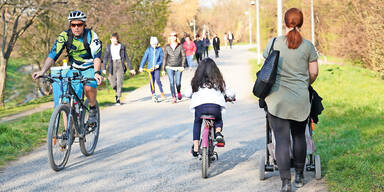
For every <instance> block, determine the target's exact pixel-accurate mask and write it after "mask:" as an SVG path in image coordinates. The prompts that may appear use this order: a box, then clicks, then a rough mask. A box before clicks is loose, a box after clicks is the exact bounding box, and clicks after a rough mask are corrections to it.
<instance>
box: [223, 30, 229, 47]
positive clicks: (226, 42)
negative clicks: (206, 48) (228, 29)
mask: <svg viewBox="0 0 384 192" xmlns="http://www.w3.org/2000/svg"><path fill="white" fill-rule="evenodd" d="M224 46H225V47H227V46H228V35H227V33H224Z"/></svg>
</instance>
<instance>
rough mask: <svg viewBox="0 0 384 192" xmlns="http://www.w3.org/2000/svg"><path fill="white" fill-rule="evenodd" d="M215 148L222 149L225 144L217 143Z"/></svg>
mask: <svg viewBox="0 0 384 192" xmlns="http://www.w3.org/2000/svg"><path fill="white" fill-rule="evenodd" d="M216 146H217V147H224V146H225V143H217V144H216Z"/></svg>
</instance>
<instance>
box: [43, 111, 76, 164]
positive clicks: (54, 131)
mask: <svg viewBox="0 0 384 192" xmlns="http://www.w3.org/2000/svg"><path fill="white" fill-rule="evenodd" d="M68 115H69V106H67V105H65V104H61V105H59V106H57V107H56V108H55V110H54V111H53V113H52V115H51V119H50V121H49V127H48V135H47V145H48V161H49V164H50V165H51V168H52V169H53V170H55V171H60V170H62V169H64V167H65V165H66V164H67V162H68V158H69V154H70V153H71V144H70V141H69V139H71V138H72V137H73V135H72V134H73V132H72V131H68V132H67V131H66V130H67V129H69V130H72V128H73V126H72V125H73V121H71V122H72V123H71V125H69V127H68Z"/></svg>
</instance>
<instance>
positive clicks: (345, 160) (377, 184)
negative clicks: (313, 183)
mask: <svg viewBox="0 0 384 192" xmlns="http://www.w3.org/2000/svg"><path fill="white" fill-rule="evenodd" d="M250 64H251V65H252V75H253V76H255V75H254V74H255V72H256V70H257V69H258V68H260V66H261V65H256V60H250ZM383 83H384V81H383V80H382V79H381V77H380V74H378V73H375V72H372V71H370V70H367V69H364V68H361V67H358V66H352V65H351V64H346V65H343V66H339V65H321V66H320V72H319V77H318V79H317V80H316V82H315V83H314V85H313V87H314V88H315V89H316V91H317V92H318V93H319V95H320V96H321V97H323V105H324V107H325V110H324V111H323V113H322V114H321V115H320V120H319V124H318V125H317V127H316V130H315V135H314V139H315V143H316V147H317V153H318V154H320V157H321V163H322V170H323V175H324V176H325V179H326V181H327V184H328V185H329V189H330V191H377V192H379V191H380V192H381V191H384V97H383V96H382V95H383V94H384V87H383V86H382V85H383Z"/></svg>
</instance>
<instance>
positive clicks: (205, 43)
mask: <svg viewBox="0 0 384 192" xmlns="http://www.w3.org/2000/svg"><path fill="white" fill-rule="evenodd" d="M203 44H204V52H203V56H204V57H209V55H208V48H209V45H210V44H211V42H210V41H209V38H208V34H206V35H204V38H203Z"/></svg>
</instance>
